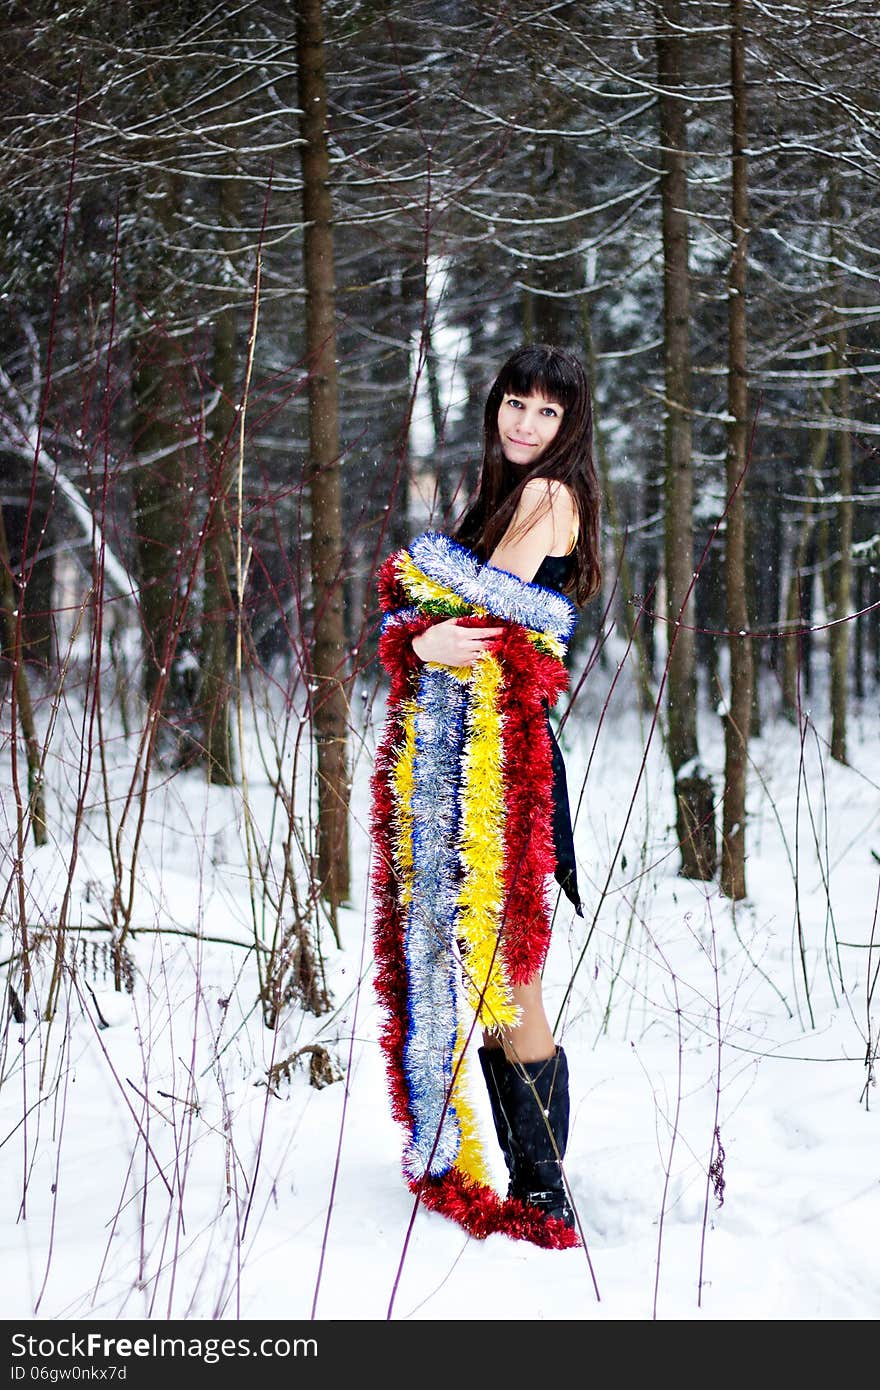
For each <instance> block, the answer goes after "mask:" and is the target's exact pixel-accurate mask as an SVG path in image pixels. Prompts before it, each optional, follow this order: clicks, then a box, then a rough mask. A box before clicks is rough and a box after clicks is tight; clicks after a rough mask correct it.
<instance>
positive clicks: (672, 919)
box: [0, 669, 880, 1320]
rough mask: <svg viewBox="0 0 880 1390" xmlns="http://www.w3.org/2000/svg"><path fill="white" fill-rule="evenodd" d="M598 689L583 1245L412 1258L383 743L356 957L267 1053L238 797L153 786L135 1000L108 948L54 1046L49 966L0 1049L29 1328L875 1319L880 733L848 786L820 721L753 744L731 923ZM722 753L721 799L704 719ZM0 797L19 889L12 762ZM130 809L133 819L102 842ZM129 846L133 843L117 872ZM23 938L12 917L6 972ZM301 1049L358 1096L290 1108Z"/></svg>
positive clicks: (60, 866) (93, 917)
mask: <svg viewBox="0 0 880 1390" xmlns="http://www.w3.org/2000/svg"><path fill="white" fill-rule="evenodd" d="M611 678H612V677H611V672H609V671H605V672H603V671H602V670H601V669H597V670H595V671H594V672H593V674H592V675H591V677H590V680H589V682H588V683H587V686H586V688H585V690H584V692H583V694H582V695H581V697H579V699H578V702H577V705H576V707H575V712H574V713H573V715H572V717H571V718H570V719H569V721H568V723H567V725H566V727H565V730H564V746H565V749H566V757H567V763H568V767H569V782H570V789H571V794H572V800H573V802H574V803H576V802H577V800H578V796H579V791H580V785H581V779H582V777H583V774H584V771H585V769H586V767H587V764H588V762H590V759H591V757H592V761H591V762H590V771H589V778H588V781H587V784H586V789H585V792H584V796H583V801H582V804H581V809H580V813H579V815H578V817H577V823H576V840H577V845H578V853H579V860H580V873H581V888H582V892H583V893H584V896H585V899H586V904H587V911H586V917H585V918H584V919H583V920H581V919H579V918H578V917H576V916H574V914H573V913H572V912H571V910H570V909H569V908H568V906H567V904H565V901H564V900H563V901H562V902H561V903H560V904H559V905H558V908H557V913H556V918H555V924H554V936H553V944H552V947H551V952H550V956H549V959H548V963H547V970H546V977H545V979H546V996H547V1000H548V1004H549V1013H550V1017H551V1019H555V1018H556V1017H557V1014H558V1013H561V1017H560V1019H559V1025H558V1030H557V1036H558V1039H559V1040H560V1041H561V1042H562V1043H563V1044H564V1046H565V1049H566V1052H567V1054H568V1058H569V1065H570V1070H571V1077H572V1128H571V1138H570V1144H569V1150H568V1155H567V1158H566V1170H567V1173H568V1177H569V1181H570V1184H571V1188H572V1191H573V1195H574V1198H575V1201H576V1204H577V1207H578V1211H579V1215H580V1219H581V1221H582V1223H583V1228H584V1231H585V1233H586V1237H587V1247H586V1249H582V1250H574V1251H565V1252H558V1251H543V1250H539V1249H536V1248H535V1247H532V1246H530V1245H527V1244H524V1243H518V1242H514V1241H512V1240H510V1239H508V1238H507V1237H503V1236H493V1237H490V1238H489V1239H488V1240H486V1241H484V1242H480V1241H476V1240H473V1239H470V1238H468V1237H467V1236H466V1235H465V1234H464V1233H463V1232H462V1230H461V1229H459V1228H458V1227H457V1226H455V1225H453V1224H452V1223H450V1222H449V1221H447V1220H445V1219H444V1218H442V1217H440V1216H437V1215H432V1214H428V1213H426V1212H424V1211H423V1210H419V1211H418V1212H417V1213H416V1215H415V1220H414V1222H413V1223H412V1228H411V1230H410V1224H411V1219H412V1217H413V1199H412V1197H411V1196H410V1194H409V1193H408V1191H407V1189H406V1187H405V1185H404V1183H403V1181H402V1178H401V1176H400V1168H399V1158H400V1135H399V1133H398V1131H397V1128H396V1126H395V1125H394V1123H393V1122H392V1120H391V1118H390V1113H389V1105H388V1100H387V1093H386V1086H385V1076H384V1070H383V1064H382V1058H381V1055H380V1052H379V1049H378V1046H377V1042H376V1036H377V1025H378V1018H377V1009H376V1003H375V1000H374V997H373V990H372V981H371V951H370V916H369V901H368V894H367V880H368V874H369V842H368V836H367V833H366V828H365V827H366V823H367V812H368V808H367V778H368V774H369V767H370V756H371V752H372V749H373V747H374V746H375V740H376V728H375V726H374V725H371V724H368V725H367V726H366V727H365V728H364V730H363V731H362V741H361V743H360V745H359V753H358V759H357V763H356V767H355V784H354V803H353V809H354V814H353V822H352V855H353V865H354V886H353V893H352V905H351V907H350V908H348V909H346V910H344V911H343V912H342V913H341V916H340V921H339V931H340V937H341V942H342V946H341V949H339V948H338V947H337V946H336V944H335V942H334V940H333V936H332V933H331V931H330V929H329V927H328V926H327V925H326V924H325V926H324V927H323V930H322V936H321V941H322V947H323V951H324V954H325V958H326V968H327V975H328V983H329V986H330V990H331V994H332V1001H333V1003H332V1011H331V1012H328V1013H326V1014H324V1015H323V1016H321V1017H316V1016H314V1015H311V1014H304V1013H303V1012H302V1011H301V1010H300V1009H299V1008H298V1007H297V1006H296V1005H295V1004H291V1005H289V1006H287V1008H286V1011H285V1014H284V1018H283V1022H282V1026H281V1027H280V1028H279V1029H277V1030H270V1029H268V1028H267V1027H266V1026H265V1025H264V1024H263V1022H262V1020H261V1011H260V1008H259V1006H258V1003H257V990H258V981H257V972H256V968H255V964H254V953H253V951H252V950H251V951H248V950H247V949H245V948H244V947H243V946H242V945H240V944H229V943H231V942H239V943H241V942H244V943H247V942H248V941H251V940H252V939H253V932H252V927H251V925H250V924H251V922H252V920H253V919H252V909H251V893H250V889H249V876H248V871H247V852H246V835H245V818H244V813H243V809H242V799H241V794H240V791H239V790H238V789H231V790H230V789H224V788H218V787H212V788H210V789H209V788H206V786H205V783H204V777H203V775H202V774H201V773H199V772H198V771H193V772H187V773H179V774H177V775H175V776H173V777H168V778H167V779H166V780H165V781H164V782H163V780H162V778H161V777H160V778H158V779H157V781H156V786H155V790H154V791H153V792H152V793H151V796H150V800H149V805H148V815H147V817H146V820H145V823H144V827H143V831H142V838H141V846H140V850H139V854H138V860H137V871H136V882H137V889H136V897H135V907H134V914H133V923H134V925H135V926H136V927H137V928H138V931H137V934H136V936H135V937H134V938H133V939H132V941H131V955H132V960H133V963H134V968H135V979H134V989H133V991H132V992H131V993H128V992H123V993H116V992H115V991H114V989H113V983H112V978H111V976H110V975H109V974H108V964H107V956H106V949H105V945H104V943H106V936H102V935H101V934H96V933H94V932H86V931H84V932H83V934H82V937H81V939H80V941H79V942H78V943H77V944H76V947H75V949H70V950H69V953H68V958H67V960H68V965H69V964H70V963H71V962H74V961H75V964H76V969H75V970H73V971H71V970H70V969H67V970H66V971H65V972H64V973H63V976H62V986H61V998H60V1003H59V1007H58V1009H57V1011H56V1013H55V1017H54V1019H53V1021H52V1022H51V1024H49V1023H47V1022H45V1021H41V1020H40V1018H39V1016H38V1014H39V1008H40V1005H43V1006H45V1001H46V997H47V989H48V980H49V975H50V972H51V965H52V960H53V951H54V943H53V940H52V938H51V934H50V933H47V932H44V933H43V936H44V937H45V939H44V941H43V944H42V945H41V946H39V947H38V948H37V949H35V952H34V963H35V984H34V988H33V989H32V991H31V993H30V994H29V996H28V997H27V1000H26V1001H25V1002H26V1014H25V1020H24V1022H23V1023H22V1024H21V1025H17V1024H15V1022H14V1021H13V1020H12V1019H11V1018H8V1021H7V1026H6V1029H5V1034H4V1037H3V1041H2V1054H0V1061H2V1085H0V1144H2V1156H3V1173H4V1181H3V1218H2V1226H0V1300H2V1306H3V1309H4V1316H5V1317H6V1318H7V1319H15V1318H33V1317H37V1318H40V1319H65V1320H66V1319H76V1320H80V1319H98V1318H101V1319H117V1320H118V1319H122V1320H124V1319H142V1318H150V1319H157V1320H158V1319H166V1318H175V1319H176V1318H192V1319H207V1318H215V1317H219V1318H222V1319H257V1318H260V1319H263V1318H266V1319H300V1318H308V1317H311V1316H312V1315H314V1316H315V1317H316V1318H318V1319H339V1318H354V1319H386V1318H387V1317H388V1316H389V1312H390V1316H391V1317H392V1319H425V1320H434V1319H443V1320H446V1319H455V1320H482V1319H517V1320H522V1319H537V1320H541V1319H603V1318H611V1319H628V1320H643V1319H650V1318H652V1317H653V1316H654V1315H655V1313H656V1316H657V1317H658V1318H659V1319H699V1318H702V1317H708V1318H711V1319H716V1320H717V1319H749V1320H753V1319H762V1320H767V1319H773V1320H776V1319H783V1320H788V1319H814V1318H823V1319H832V1318H833V1319H862V1318H874V1317H876V1314H877V1310H878V1308H880V1265H878V1262H877V1258H876V1233H877V1231H878V1230H880V1098H878V1095H877V1092H876V1089H875V1088H874V1086H873V1083H872V1084H871V1085H868V1086H867V1089H866V1082H867V1080H868V1070H867V1068H866V1063H865V1058H866V1050H867V1049H868V1047H869V1046H871V1047H876V1034H877V1029H878V1026H880V1018H878V995H877V994H876V993H875V995H874V997H873V1002H872V1000H871V997H870V991H871V986H872V983H873V981H874V979H875V978H876V974H877V965H878V959H880V955H878V953H880V923H878V921H877V894H878V876H880V859H878V856H880V730H878V728H877V720H876V712H875V711H874V710H872V709H868V708H866V709H865V710H864V711H863V712H862V713H861V714H860V713H859V712H858V711H856V712H855V713H854V715H853V717H852V722H851V729H850V761H851V765H850V766H849V767H843V766H840V765H838V764H836V763H833V762H832V761H831V759H830V757H829V756H828V752H827V747H826V746H825V742H824V740H825V737H826V734H827V729H826V727H825V720H824V716H822V717H821V718H820V717H819V716H818V715H817V716H816V724H815V726H814V725H813V724H812V723H809V724H808V725H807V726H806V728H805V732H804V736H803V740H802V739H801V734H800V733H799V731H798V730H797V729H796V728H793V727H792V726H790V725H788V724H784V723H781V722H775V723H768V724H767V725H766V728H765V732H764V734H763V735H762V737H761V738H759V739H757V740H755V741H754V742H753V743H752V746H751V757H752V760H753V761H752V767H751V768H750V774H749V826H748V867H747V872H748V889H749V896H748V898H747V899H746V900H745V901H744V902H742V903H740V904H738V905H737V906H736V908H735V911H734V909H733V907H732V905H731V903H730V902H729V901H727V900H725V899H724V898H722V897H721V896H720V894H719V892H718V888H717V884H714V883H710V884H701V883H696V882H688V881H685V880H683V879H681V878H679V877H678V876H677V873H676V870H677V864H678V860H677V855H676V853H675V852H674V848H673V845H672V838H671V825H672V820H673V813H672V797H671V784H670V774H669V770H668V765H667V763H666V761H665V758H664V754H663V751H662V747H661V744H660V735H659V733H657V734H655V736H654V739H653V741H652V743H651V747H650V749H649V751H648V755H647V759H646V761H645V766H644V770H643V771H641V772H640V768H641V763H642V758H643V752H644V746H645V739H646V737H647V732H648V722H647V721H640V720H639V718H638V717H637V716H636V714H634V713H633V712H632V711H631V710H627V709H625V708H623V707H622V706H621V707H620V708H618V706H617V704H616V703H615V701H616V699H617V696H615V700H613V701H612V703H611V706H610V708H609V711H608V714H607V716H606V718H605V722H604V724H603V726H602V729H601V733H600V736H599V738H598V741H597V744H596V747H595V751H593V739H594V735H595V731H596V727H597V723H598V719H599V715H600V711H601V708H602V703H603V700H604V696H605V694H606V692H607V689H608V686H609V684H610V682H611ZM366 707H368V705H367V706H366ZM375 711H376V717H377V718H378V716H379V713H380V702H379V701H378V700H377V701H376V705H375ZM6 712H7V713H6V717H7V718H8V705H7V706H6ZM74 713H75V702H74V703H72V704H71V706H70V708H69V710H68V711H67V712H66V713H65V714H64V715H63V716H62V721H61V722H60V723H59V726H58V728H57V730H56V732H55V735H54V736H53V755H52V758H51V759H50V762H49V777H50V788H51V789H52V790H51V791H50V797H49V817H50V830H51V832H52V834H51V843H50V844H49V845H48V846H46V847H44V848H42V849H39V850H36V849H34V848H33V847H28V849H27V852H26V863H25V868H24V883H25V887H26V892H27V894H28V917H29V921H30V924H31V930H32V931H33V932H35V933H36V935H37V936H39V930H38V929H39V927H40V924H41V923H51V922H52V921H53V920H57V913H58V911H59V910H60V904H61V903H62V899H63V892H64V885H65V882H66V880H67V875H68V865H69V863H70V860H71V851H72V840H71V824H72V819H71V818H70V816H69V812H70V809H71V807H72V804H73V800H74V791H75V788H76V785H77V778H78V777H79V775H80V774H79V772H78V771H77V769H76V765H75V763H74V762H73V761H72V759H71V749H72V747H73V746H74V743H75V738H76V724H75V720H74V717H73V716H74ZM68 716H69V717H70V721H71V722H70V724H66V723H65V722H64V720H65V719H66V718H67V717H68ZM72 741H73V742H72ZM701 742H702V751H703V759H704V763H705V765H706V767H707V769H708V770H709V771H710V772H712V774H713V775H714V777H715V784H716V787H717V788H719V789H720V785H721V778H720V770H721V767H722V762H723V747H722V742H721V727H720V721H718V720H717V719H716V718H715V717H714V716H713V715H711V714H708V715H706V716H705V717H704V719H703V723H702V725H701ZM119 746H120V747H124V746H125V741H124V740H120V741H119ZM116 749H117V744H116V742H115V741H114V744H113V749H112V752H113V757H114V758H116V757H117V752H116ZM59 750H61V751H59ZM248 760H249V767H248V771H249V779H248V791H249V797H250V807H251V812H252V816H253V827H254V830H255V834H256V841H257V845H258V847H259V842H260V841H262V840H263V839H265V838H268V837H269V835H270V827H271V810H272V805H273V802H272V796H271V790H270V787H269V784H268V781H267V778H266V776H265V774H264V773H263V772H262V771H261V768H260V763H259V757H258V754H257V751H256V743H255V742H253V741H252V742H251V745H250V747H249V752H248ZM119 766H120V767H122V760H121V759H120V762H119ZM114 775H115V774H114ZM2 776H3V804H4V810H3V834H4V845H5V847H6V848H5V854H4V860H3V862H4V882H5V880H6V879H7V877H8V876H9V875H10V873H11V866H12V854H13V849H14V842H13V834H12V827H13V824H14V815H13V811H14V808H13V803H12V799H11V797H10V796H9V793H8V746H7V751H6V753H5V754H4V763H3V770H2ZM118 778H119V781H118V789H121V788H122V787H124V785H125V781H126V778H125V774H124V769H123V770H122V771H120V772H119V774H118ZM113 786H116V784H115V783H113V784H111V788H112V787H113ZM634 792H635V796H634ZM719 794H720V793H719ZM90 800H91V802H92V803H93V804H92V806H91V809H89V810H88V812H87V814H86V817H85V822H84V825H83V829H82V831H81V834H80V837H79V844H78V851H77V853H78V858H77V863H76V869H75V874H74V894H73V897H72V899H71V902H70V904H69V907H68V920H69V921H71V922H73V923H75V924H80V923H81V924H82V925H83V926H84V927H87V926H89V925H90V924H93V923H95V922H97V921H102V920H105V919H106V912H107V900H108V897H109V892H110V886H111V883H112V875H113V868H112V862H111V859H110V856H109V854H108V851H107V848H106V834H107V822H106V818H105V812H104V806H103V797H102V795H101V794H100V780H99V778H98V776H97V773H94V774H93V781H92V786H91V796H90ZM53 806H56V807H58V808H59V810H58V815H57V816H56V817H55V821H54V823H53V818H52V809H53ZM62 808H65V809H64V811H63V815H62ZM119 814H121V803H120V802H119V801H118V800H116V799H111V822H112V823H115V821H114V817H118V816H119ZM719 819H720V812H719ZM273 833H274V832H273ZM132 843H133V841H132V837H131V835H130V834H129V833H128V832H126V836H125V837H124V849H123V858H124V860H125V862H126V863H128V862H130V860H129V859H128V858H126V856H130V853H131V846H132ZM102 845H103V847H102ZM252 862H253V856H252ZM256 901H257V908H258V911H259V910H260V908H261V899H260V895H259V893H258V894H257V898H256ZM17 912H18V908H17V902H16V901H15V900H14V899H11V898H7V901H6V904H5V908H4V919H3V928H4V932H3V937H2V945H0V958H2V959H3V960H4V962H8V958H9V954H10V950H9V945H10V935H9V929H8V924H9V920H10V918H12V917H17ZM159 927H161V928H163V930H162V931H157V930H156V928H159ZM198 931H201V933H202V939H196V938H195V937H194V936H192V935H188V934H186V933H193V932H198ZM173 933H178V934H173ZM872 942H873V946H872ZM11 978H13V979H14V980H15V981H16V982H17V983H16V988H17V990H18V991H19V992H20V991H21V983H20V975H19V973H17V972H15V971H14V972H13V975H12V976H11ZM569 985H571V988H570V990H569ZM869 1030H870V1031H869ZM310 1043H320V1044H321V1045H323V1046H324V1047H326V1048H327V1049H328V1051H329V1054H330V1056H331V1058H332V1059H333V1061H334V1064H335V1065H336V1067H337V1069H338V1072H339V1074H340V1078H341V1079H339V1080H337V1081H336V1082H335V1083H334V1084H330V1085H326V1086H324V1087H323V1088H322V1089H316V1088H314V1087H313V1086H311V1085H310V1084H309V1079H308V1054H306V1055H305V1057H304V1058H303V1059H302V1060H301V1062H300V1063H298V1064H297V1065H296V1066H295V1067H294V1068H293V1069H292V1070H291V1073H290V1076H289V1078H285V1077H282V1078H281V1079H280V1081H279V1084H278V1085H277V1086H276V1087H270V1086H268V1085H267V1071H268V1068H269V1067H270V1066H271V1065H272V1064H273V1063H277V1062H279V1061H281V1060H283V1059H284V1058H285V1057H287V1056H289V1055H290V1054H291V1053H292V1052H293V1051H295V1050H296V1049H297V1048H300V1047H302V1046H303V1045H305V1044H310ZM477 1072H478V1069H477ZM479 1103H480V1104H481V1105H482V1116H483V1119H484V1121H485V1124H486V1134H487V1143H488V1146H489V1148H490V1149H491V1150H492V1152H493V1153H495V1154H496V1168H497V1178H498V1182H499V1185H500V1184H501V1183H502V1181H503V1165H502V1162H501V1158H500V1155H499V1154H497V1151H496V1150H495V1149H494V1148H493V1147H492V1143H491V1141H490V1139H489V1136H490V1135H491V1127H490V1119H489V1111H488V1102H487V1101H486V1100H485V1098H484V1097H483V1098H482V1099H481V1100H480V1101H479ZM719 1146H720V1147H719ZM710 1164H713V1168H712V1174H711V1175H710V1173H709V1167H710Z"/></svg>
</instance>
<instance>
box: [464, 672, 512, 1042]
mask: <svg viewBox="0 0 880 1390" xmlns="http://www.w3.org/2000/svg"><path fill="white" fill-rule="evenodd" d="M502 678H503V672H502V669H501V665H500V663H499V662H498V661H497V660H496V658H495V657H494V656H491V655H488V654H487V655H486V656H483V657H481V658H480V659H479V660H478V661H477V662H475V664H474V666H473V668H472V677H471V679H472V686H471V702H470V711H469V714H468V740H467V751H466V754H465V757H464V762H463V769H462V797H461V859H462V865H463V869H464V876H463V880H462V884H461V888H460V890H459V895H458V903H459V908H460V916H459V936H460V937H461V939H462V942H463V948H464V965H465V972H466V987H467V992H468V997H469V999H470V1001H471V1004H472V1006H473V1008H474V1009H475V1010H476V1011H477V1017H478V1019H479V1021H480V1022H481V1023H483V1024H484V1025H485V1026H486V1027H494V1028H497V1027H502V1026H504V1025H507V1024H514V1023H516V1022H517V1019H518V1012H519V1011H518V1009H517V1007H516V1005H515V1004H514V1002H513V996H512V995H511V992H510V985H509V983H508V980H507V978H506V972H505V969H504V958H503V955H502V953H501V951H500V949H499V948H498V932H499V930H500V927H501V913H502V908H503V903H504V778H503V769H502V744H501V716H500V714H499V712H498V703H497V702H498V691H499V688H500V686H501V682H502Z"/></svg>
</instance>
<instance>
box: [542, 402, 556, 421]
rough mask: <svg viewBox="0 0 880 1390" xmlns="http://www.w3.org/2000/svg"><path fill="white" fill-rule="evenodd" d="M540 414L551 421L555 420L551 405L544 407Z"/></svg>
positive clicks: (554, 412)
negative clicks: (547, 416)
mask: <svg viewBox="0 0 880 1390" xmlns="http://www.w3.org/2000/svg"><path fill="white" fill-rule="evenodd" d="M541 414H542V415H549V416H550V419H551V420H555V419H556V411H555V410H554V409H553V407H552V405H545V407H544V409H543V410H542V411H541Z"/></svg>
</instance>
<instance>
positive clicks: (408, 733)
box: [392, 700, 417, 906]
mask: <svg viewBox="0 0 880 1390" xmlns="http://www.w3.org/2000/svg"><path fill="white" fill-rule="evenodd" d="M416 709H417V705H416V701H415V700H405V701H404V702H403V741H402V743H401V745H400V748H399V749H398V753H397V761H396V762H395V764H394V770H393V773H392V786H393V788H394V836H393V840H392V843H393V846H394V858H395V860H396V863H397V871H398V873H399V874H400V901H401V904H402V905H403V906H405V905H406V904H407V903H410V902H412V895H413V853H412V828H413V815H412V796H413V763H414V761H415V755H416Z"/></svg>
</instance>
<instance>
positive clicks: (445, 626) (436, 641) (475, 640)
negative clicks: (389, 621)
mask: <svg viewBox="0 0 880 1390" xmlns="http://www.w3.org/2000/svg"><path fill="white" fill-rule="evenodd" d="M503 631H504V628H503V627H462V626H461V624H460V623H459V621H458V619H457V618H445V619H444V620H443V622H442V623H435V624H434V626H433V627H429V628H427V629H426V630H425V631H424V632H420V633H419V635H418V637H414V638H413V640H412V649H413V651H414V652H415V654H416V656H417V657H418V658H419V660H420V661H442V663H443V665H444V666H473V664H474V662H475V661H476V659H477V657H478V656H482V654H483V652H484V651H485V650H486V647H487V646H488V644H489V643H490V642H492V641H494V639H495V638H496V637H500V636H501V634H502V632H503Z"/></svg>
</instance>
